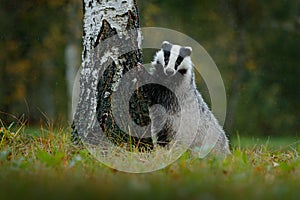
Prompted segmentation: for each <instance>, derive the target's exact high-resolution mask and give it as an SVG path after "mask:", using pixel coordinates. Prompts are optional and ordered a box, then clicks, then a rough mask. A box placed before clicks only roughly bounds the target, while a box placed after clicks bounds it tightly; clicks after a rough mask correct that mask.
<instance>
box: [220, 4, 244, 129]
mask: <svg viewBox="0 0 300 200" xmlns="http://www.w3.org/2000/svg"><path fill="white" fill-rule="evenodd" d="M246 4H247V2H246V1H244V0H232V1H230V8H231V11H232V14H233V20H234V24H235V25H236V27H235V38H236V57H237V61H236V65H235V72H236V73H235V76H234V77H233V81H232V83H231V86H230V89H229V98H228V112H227V120H226V123H225V127H226V129H227V131H228V132H229V133H230V132H231V131H232V128H233V125H234V119H235V117H236V116H235V113H236V107H237V103H238V100H239V97H240V90H241V85H242V83H243V81H244V79H245V74H246V61H247V52H246V50H245V20H246V19H245V18H246V15H247V14H246V11H247V10H246V6H247V5H246Z"/></svg>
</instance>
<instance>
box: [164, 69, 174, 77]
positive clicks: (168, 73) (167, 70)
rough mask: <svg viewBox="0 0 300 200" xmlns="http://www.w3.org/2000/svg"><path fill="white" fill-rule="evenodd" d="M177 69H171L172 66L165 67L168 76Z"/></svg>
mask: <svg viewBox="0 0 300 200" xmlns="http://www.w3.org/2000/svg"><path fill="white" fill-rule="evenodd" d="M174 72H175V70H174V69H171V68H167V69H165V74H166V75H167V76H172V75H173V74H174Z"/></svg>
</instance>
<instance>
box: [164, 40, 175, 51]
mask: <svg viewBox="0 0 300 200" xmlns="http://www.w3.org/2000/svg"><path fill="white" fill-rule="evenodd" d="M161 48H162V49H163V50H165V51H170V50H171V48H172V44H171V43H170V42H168V41H163V43H162V44H161Z"/></svg>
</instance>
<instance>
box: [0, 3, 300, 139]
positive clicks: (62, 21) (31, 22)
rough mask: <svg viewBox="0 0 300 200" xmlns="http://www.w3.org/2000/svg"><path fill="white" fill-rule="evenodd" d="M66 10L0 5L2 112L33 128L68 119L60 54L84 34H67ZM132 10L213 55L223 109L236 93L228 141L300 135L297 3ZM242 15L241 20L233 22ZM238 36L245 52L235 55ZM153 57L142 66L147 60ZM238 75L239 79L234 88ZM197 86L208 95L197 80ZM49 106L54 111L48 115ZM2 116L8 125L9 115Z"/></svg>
mask: <svg viewBox="0 0 300 200" xmlns="http://www.w3.org/2000/svg"><path fill="white" fill-rule="evenodd" d="M69 3H74V2H73V1H68V2H66V1H58V0H53V1H44V0H40V1H37V0H30V1H16V0H9V1H7V0H0V5H1V6H0V42H1V45H0V52H1V54H0V111H1V112H6V113H12V114H14V115H16V116H17V117H18V116H20V115H22V114H23V113H25V114H26V115H27V116H26V117H27V118H29V119H30V121H31V122H32V123H34V122H39V119H40V118H41V117H42V116H43V114H45V115H46V116H49V117H50V118H51V119H52V118H61V115H62V116H66V112H67V109H66V108H67V106H66V104H67V102H66V98H67V97H66V94H67V92H66V84H65V80H64V79H65V78H64V77H65V76H64V75H65V66H64V48H65V44H66V41H67V40H68V39H69V38H70V37H69V36H70V34H75V35H77V36H78V35H79V36H78V37H79V38H80V37H81V35H82V32H80V31H79V33H74V32H69V31H68V30H66V29H67V26H66V24H67V22H66V11H67V9H66V8H67V6H68V5H69ZM137 5H138V6H139V11H140V17H141V26H157V27H165V28H171V29H174V30H178V31H181V32H183V33H185V34H187V35H189V36H191V37H192V38H194V39H195V40H197V41H198V42H199V43H200V44H201V45H202V46H203V47H204V48H205V49H206V50H207V51H208V53H209V54H210V55H211V56H212V58H213V59H214V61H215V62H216V64H217V66H218V67H219V70H220V71H221V74H222V77H223V80H224V82H225V86H226V89H227V94H228V103H229V104H230V102H232V97H233V96H234V95H233V94H238V95H236V96H237V104H236V112H235V114H234V117H233V122H234V123H233V127H232V128H231V131H230V133H229V134H233V135H234V134H235V133H236V132H237V131H238V132H240V133H241V134H244V133H248V134H264V135H287V134H289V135H297V134H299V129H300V124H299V123H298V119H299V116H300V92H299V91H300V90H299V88H298V87H299V85H300V79H299V77H298V76H299V74H300V67H299V63H300V56H299V52H300V23H299V18H300V11H299V10H300V5H299V1H297V0H286V1H280V0H276V1H271V0H267V1H254V0H246V1H242V0H230V1H224V0H201V1H199V0H191V1H189V2H186V1H182V0H165V1H158V0H148V1H142V0H140V1H138V2H137ZM239 9H240V10H242V11H243V12H242V17H243V20H242V21H238V20H237V19H236V16H237V15H240V14H239V12H237V11H238V10H239ZM78 12H81V10H79V11H78ZM78 23H81V22H78ZM241 25H242V27H241ZM241 30H242V31H243V34H244V41H243V42H242V45H243V48H244V52H243V53H241V54H238V52H239V51H238V49H239V47H240V44H241V43H239V42H238V41H239V40H237V36H238V35H239V33H240V31H241ZM174 42H176V41H174ZM80 45H81V43H80V39H79V41H78V46H80ZM150 54H151V55H149V54H148V55H147V56H145V58H146V59H145V61H147V62H149V61H150V60H151V59H152V57H153V51H152V52H151V53H150ZM239 55H242V56H244V57H245V59H244V61H243V65H241V64H239V65H238V60H239V58H240V56H239ZM239 68H242V70H241V71H242V78H241V79H240V81H238V83H237V84H236V86H234V87H233V83H235V80H236V79H237V71H238V70H239ZM200 74H201V72H200ZM42 83H43V84H42ZM197 84H198V87H199V88H200V91H202V93H203V94H207V91H205V83H204V82H203V81H202V80H201V77H200V76H199V75H198V76H197ZM45 97H47V98H45ZM205 98H206V99H208V100H209V97H207V95H206V97H205ZM47 100H48V101H47ZM48 102H52V103H53V105H52V106H48V107H49V108H47V109H46V107H47V106H46V105H48V104H49V103H48ZM42 113H43V114H42ZM0 115H1V117H2V119H4V118H5V119H4V120H5V121H7V124H9V123H10V120H11V119H10V118H9V117H7V115H4V114H0Z"/></svg>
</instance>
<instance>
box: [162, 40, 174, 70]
mask: <svg viewBox="0 0 300 200" xmlns="http://www.w3.org/2000/svg"><path fill="white" fill-rule="evenodd" d="M162 49H163V51H164V61H165V67H166V66H168V63H169V61H170V55H171V49H172V44H170V43H168V42H164V43H163V44H162Z"/></svg>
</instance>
